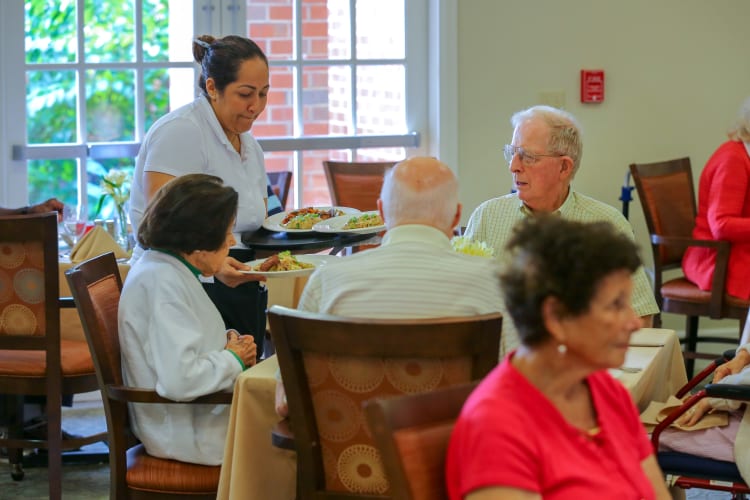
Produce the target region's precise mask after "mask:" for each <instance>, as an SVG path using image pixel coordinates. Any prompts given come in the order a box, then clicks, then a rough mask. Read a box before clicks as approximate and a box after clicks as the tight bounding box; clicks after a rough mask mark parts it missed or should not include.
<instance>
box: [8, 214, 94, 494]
mask: <svg viewBox="0 0 750 500" xmlns="http://www.w3.org/2000/svg"><path fill="white" fill-rule="evenodd" d="M58 295H59V273H58V253H57V214H56V213H46V214H35V215H19V216H7V217H0V393H1V394H4V395H5V398H6V405H7V407H8V410H9V415H8V418H9V424H8V435H7V436H4V437H2V438H0V447H3V448H7V449H8V457H9V461H10V464H11V476H12V477H13V479H15V480H21V479H23V477H24V471H23V467H22V451H23V449H24V448H43V449H46V450H47V451H48V455H47V457H48V472H49V497H50V498H53V499H57V498H60V497H61V494H62V450H65V449H74V448H78V447H80V446H82V445H84V444H89V443H93V442H96V441H100V440H101V439H103V438H104V434H101V433H98V434H94V435H92V436H87V437H85V438H76V439H63V437H62V425H61V421H62V395H63V394H78V393H83V392H90V391H94V390H96V387H97V386H96V376H95V374H94V365H93V362H92V360H91V355H90V353H89V349H88V346H87V345H86V342H83V341H77V340H68V339H62V338H61V335H60V304H61V301H60V299H59V296H58ZM25 395H36V396H44V397H45V401H46V405H45V406H46V417H47V423H46V435H47V438H46V440H39V439H27V438H24V437H23V421H24V413H23V406H24V405H23V398H24V396H25Z"/></svg>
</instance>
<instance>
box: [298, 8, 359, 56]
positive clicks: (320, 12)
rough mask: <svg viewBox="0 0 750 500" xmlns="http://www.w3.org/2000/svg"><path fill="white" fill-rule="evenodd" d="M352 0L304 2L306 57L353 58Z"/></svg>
mask: <svg viewBox="0 0 750 500" xmlns="http://www.w3.org/2000/svg"><path fill="white" fill-rule="evenodd" d="M349 13H350V11H349V0H312V1H307V2H304V3H303V4H302V44H303V45H302V57H303V58H304V59H348V58H349V57H351V21H350V17H349Z"/></svg>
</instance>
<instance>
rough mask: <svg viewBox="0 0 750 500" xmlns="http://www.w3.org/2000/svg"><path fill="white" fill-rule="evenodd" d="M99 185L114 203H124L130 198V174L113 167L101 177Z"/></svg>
mask: <svg viewBox="0 0 750 500" xmlns="http://www.w3.org/2000/svg"><path fill="white" fill-rule="evenodd" d="M101 187H102V189H103V190H104V193H105V194H106V195H109V196H111V197H112V200H113V201H114V202H115V205H118V206H119V205H124V204H125V202H126V201H128V200H129V199H130V174H128V173H127V172H125V171H124V170H119V169H116V168H113V169H112V170H110V171H109V172H107V173H106V174H105V175H104V177H102V182H101ZM104 196H105V195H102V197H104ZM100 205H101V201H100Z"/></svg>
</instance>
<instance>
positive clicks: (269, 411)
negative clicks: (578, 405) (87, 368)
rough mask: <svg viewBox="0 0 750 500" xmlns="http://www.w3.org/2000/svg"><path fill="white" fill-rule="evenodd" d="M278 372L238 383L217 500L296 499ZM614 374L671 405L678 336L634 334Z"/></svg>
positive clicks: (677, 381)
mask: <svg viewBox="0 0 750 500" xmlns="http://www.w3.org/2000/svg"><path fill="white" fill-rule="evenodd" d="M277 370H278V362H277V360H276V356H275V355H274V356H271V357H269V358H268V359H265V360H263V361H261V362H260V363H258V364H257V365H255V366H253V367H252V368H250V369H248V370H246V371H245V372H243V373H242V374H241V375H240V376H239V377H238V378H237V381H236V382H235V386H234V398H233V400H232V410H231V414H230V417H229V428H228V432H227V439H226V447H225V450H224V462H223V464H222V468H221V478H220V481H219V490H218V494H217V499H220V500H230V499H236V500H239V499H247V498H268V499H279V500H286V499H289V500H292V499H294V498H295V488H296V469H297V464H296V458H295V453H294V452H293V451H289V450H284V449H280V448H276V447H274V446H273V445H272V444H271V430H272V428H273V427H274V425H275V424H276V423H277V422H278V421H279V420H280V418H279V416H278V415H277V414H276V412H275V408H274V397H275V390H276V371H277ZM610 373H611V374H612V375H613V376H614V377H615V378H617V379H618V380H619V381H620V382H621V383H622V384H623V385H624V386H625V387H626V388H627V389H628V390H629V392H630V393H631V395H632V397H633V400H634V402H635V403H636V405H637V406H638V408H639V411H642V410H643V409H645V407H646V406H648V403H649V402H650V401H652V400H655V401H666V399H667V398H668V396H669V395H670V394H674V393H675V392H676V391H677V389H679V388H680V387H682V385H684V384H685V383H686V382H687V375H686V372H685V365H684V362H683V358H682V352H681V350H680V343H679V339H678V337H677V334H676V332H675V331H674V330H669V329H660V328H644V329H641V330H639V331H637V332H635V333H634V334H633V335H632V337H631V342H630V346H629V348H628V351H627V354H626V360H625V363H624V364H623V365H622V367H621V368H615V369H612V370H610Z"/></svg>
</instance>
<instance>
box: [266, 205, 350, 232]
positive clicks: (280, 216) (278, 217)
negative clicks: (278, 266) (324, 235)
mask: <svg viewBox="0 0 750 500" xmlns="http://www.w3.org/2000/svg"><path fill="white" fill-rule="evenodd" d="M303 208H306V207H303ZM312 208H316V209H326V208H329V209H330V208H335V209H336V210H341V211H342V212H344V215H352V214H359V213H362V211H361V210H357V209H356V208H351V207H339V206H331V205H314V206H313V207H312ZM294 210H299V209H294ZM294 210H285V211H283V212H279V213H277V214H273V215H271V216H268V217H266V220H264V221H263V227H264V228H265V229H268V230H269V231H273V232H276V233H312V232H314V231H313V229H312V228H310V229H290V228H287V227H284V226H282V225H281V221H282V220H284V217H286V215H287V214H288V213H289V212H293V211H294ZM339 217H343V215H341V216H339Z"/></svg>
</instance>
